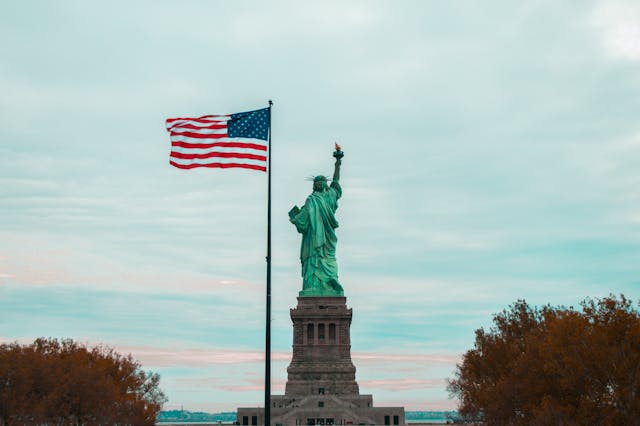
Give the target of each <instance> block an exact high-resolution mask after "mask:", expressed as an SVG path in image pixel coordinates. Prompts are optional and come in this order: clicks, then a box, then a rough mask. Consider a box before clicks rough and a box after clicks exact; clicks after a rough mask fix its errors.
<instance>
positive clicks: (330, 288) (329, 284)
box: [289, 144, 344, 297]
mask: <svg viewBox="0 0 640 426" xmlns="http://www.w3.org/2000/svg"><path fill="white" fill-rule="evenodd" d="M333 156H334V157H335V159H336V162H335V166H334V171H333V179H332V182H331V186H328V185H327V177H326V176H323V175H318V176H315V177H314V178H313V192H312V193H311V195H309V196H308V197H307V200H306V201H305V203H304V206H303V207H302V208H298V207H297V206H294V207H293V208H292V209H291V211H289V221H290V222H291V223H293V224H294V225H295V227H296V230H297V231H298V232H299V233H300V234H302V244H301V246H300V262H301V263H302V291H301V292H300V293H299V295H300V296H303V297H309V296H311V297H313V296H316V297H330V296H344V291H343V290H342V286H341V285H340V282H339V281H338V264H337V262H336V243H337V242H338V238H337V237H336V233H335V229H336V228H337V227H338V221H337V220H336V217H335V212H336V210H337V209H338V199H339V198H340V197H341V196H342V187H341V186H340V183H339V181H340V166H341V165H342V157H344V153H343V152H342V150H341V149H340V145H338V144H336V150H335V152H334V153H333Z"/></svg>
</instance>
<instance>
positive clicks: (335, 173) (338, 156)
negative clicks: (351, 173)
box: [332, 143, 344, 182]
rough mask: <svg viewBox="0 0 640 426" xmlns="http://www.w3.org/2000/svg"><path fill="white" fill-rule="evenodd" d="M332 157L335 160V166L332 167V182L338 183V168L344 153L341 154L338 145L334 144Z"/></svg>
mask: <svg viewBox="0 0 640 426" xmlns="http://www.w3.org/2000/svg"><path fill="white" fill-rule="evenodd" d="M333 156H334V157H335V159H336V164H335V165H334V168H333V179H332V181H333V182H339V181H340V166H341V165H342V157H344V152H342V148H340V145H338V144H337V143H336V150H335V151H334V152H333Z"/></svg>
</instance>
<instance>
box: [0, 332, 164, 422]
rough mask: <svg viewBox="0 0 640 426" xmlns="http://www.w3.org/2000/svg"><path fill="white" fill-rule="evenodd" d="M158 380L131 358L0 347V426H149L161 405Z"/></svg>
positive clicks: (78, 349) (46, 347) (67, 345)
mask: <svg viewBox="0 0 640 426" xmlns="http://www.w3.org/2000/svg"><path fill="white" fill-rule="evenodd" d="M159 382H160V377H159V376H158V374H155V373H150V372H144V371H142V370H141V365H140V364H139V363H138V362H137V361H135V360H134V359H133V358H132V357H131V355H127V356H123V355H120V354H118V353H117V352H115V351H114V350H113V349H112V348H108V347H105V346H97V347H94V348H87V347H86V346H84V345H80V344H78V343H76V342H74V341H73V340H61V341H58V340H57V339H44V338H39V339H37V340H36V341H35V342H34V343H32V344H30V345H24V346H23V345H20V344H18V343H11V344H3V345H0V425H2V426H6V425H9V424H13V423H15V424H55V425H99V424H102V425H105V424H109V425H113V424H121V425H153V424H155V420H156V415H157V414H158V413H159V411H160V409H161V408H162V404H163V403H164V402H166V397H165V395H164V394H163V393H162V391H161V390H160V388H159Z"/></svg>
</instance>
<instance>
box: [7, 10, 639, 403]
mask: <svg viewBox="0 0 640 426" xmlns="http://www.w3.org/2000/svg"><path fill="white" fill-rule="evenodd" d="M639 23H640V5H639V4H638V3H637V2H635V1H633V0H606V1H604V0H601V1H583V0H580V1H564V2H557V1H550V0H543V1H538V2H526V3H522V2H512V1H487V2H476V1H452V2H436V1H322V2H294V1H271V2H259V1H234V2H222V1H218V2H216V1H190V2H170V1H137V2H124V1H112V2H107V3H105V2H95V1H87V2H80V1H59V2H46V1H21V2H3V3H2V4H0V54H1V57H2V60H1V61H0V93H1V96H0V341H2V342H11V341H19V342H22V343H28V342H31V341H33V340H34V339H35V338H37V337H40V336H44V337H56V338H72V339H74V340H77V341H80V342H84V343H86V344H88V345H96V344H104V345H109V346H111V347H114V348H116V349H117V350H118V351H120V352H122V353H131V354H132V355H133V356H134V358H136V359H138V360H139V361H140V362H141V363H142V365H143V367H144V369H145V370H151V371H154V372H158V373H160V375H161V377H162V379H161V387H162V389H163V390H164V391H165V393H166V395H167V396H168V398H169V401H168V402H167V404H165V409H176V408H180V407H184V409H188V410H193V411H195V410H205V411H210V412H217V411H234V410H235V409H236V407H239V406H245V407H246V406H261V405H262V403H263V401H264V399H263V393H262V392H263V377H264V375H263V374H264V373H263V372H264V352H263V351H264V328H265V326H264V321H265V320H264V318H265V307H264V306H265V303H264V301H265V270H266V268H265V255H266V228H267V225H266V210H267V209H266V201H267V194H266V184H267V178H266V174H265V173H262V172H258V171H249V170H240V169H237V170H215V169H195V170H189V171H185V170H179V169H176V168H173V167H171V166H170V165H169V148H170V141H169V137H168V134H167V132H166V130H165V127H164V120H165V119H166V118H169V117H179V116H201V115H206V114H220V113H232V112H241V111H248V110H253V109H258V108H263V107H266V106H267V101H268V100H269V99H272V100H273V102H274V106H273V118H272V137H273V138H272V153H271V154H272V157H271V158H272V166H273V167H272V171H273V196H272V202H273V207H272V209H273V213H272V214H273V222H272V228H273V275H272V276H273V280H272V283H273V311H272V316H273V321H272V350H273V365H272V376H273V384H272V387H273V389H274V393H276V394H282V393H283V392H284V384H285V382H286V367H287V365H288V363H289V361H290V358H291V344H292V327H291V320H290V318H289V309H290V308H293V307H295V305H296V296H297V292H298V291H299V290H300V289H301V286H302V281H301V277H300V262H299V244H300V236H299V235H298V234H297V232H296V231H295V228H294V227H293V226H292V225H291V224H290V223H289V221H288V217H287V212H288V211H289V209H290V208H291V207H292V206H293V205H301V204H302V203H304V200H305V198H306V197H307V196H308V195H309V193H310V192H311V185H312V184H311V182H309V181H307V180H305V178H307V177H308V176H311V175H316V174H326V175H330V174H331V173H332V170H333V169H332V167H333V158H332V156H331V154H332V152H333V143H334V142H335V141H337V142H339V143H340V144H341V145H342V148H343V150H344V153H345V157H344V160H343V165H342V175H341V185H342V188H343V196H342V198H341V199H340V203H339V208H338V211H337V219H338V221H339V222H340V227H339V228H338V229H337V235H338V248H337V259H338V267H339V276H340V281H341V283H342V285H343V287H344V289H345V295H346V297H347V304H348V305H349V306H350V307H351V308H353V322H352V326H351V339H352V348H351V350H352V358H353V361H354V364H355V365H356V368H357V373H356V379H357V381H358V383H359V385H360V392H361V393H363V394H373V396H374V404H375V405H377V406H384V405H402V406H405V407H406V408H407V409H409V410H445V409H454V408H455V407H456V401H455V400H454V399H451V398H450V397H449V395H448V393H447V391H446V380H447V378H452V377H453V374H454V371H455V366H456V363H458V362H460V360H461V356H462V354H463V353H464V352H465V351H466V350H469V349H471V348H472V347H473V342H474V331H475V330H476V329H477V328H480V327H489V326H490V325H491V318H492V315H493V314H495V313H498V312H500V311H502V310H503V309H505V308H507V307H508V306H509V305H510V304H511V303H513V302H515V301H516V300H519V299H525V300H526V301H527V302H529V303H530V304H532V305H536V306H540V305H544V304H552V305H566V306H578V305H579V303H580V302H581V301H582V300H584V299H585V298H588V297H591V298H602V297H606V296H608V295H609V294H624V295H625V296H627V297H628V298H631V299H632V300H634V301H637V300H638V299H640V274H639V271H640V191H639V189H638V188H640V172H639V171H640V120H639V119H638V116H639V115H638V111H640V24H639Z"/></svg>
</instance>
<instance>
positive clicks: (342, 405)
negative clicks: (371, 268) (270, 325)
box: [236, 296, 405, 426]
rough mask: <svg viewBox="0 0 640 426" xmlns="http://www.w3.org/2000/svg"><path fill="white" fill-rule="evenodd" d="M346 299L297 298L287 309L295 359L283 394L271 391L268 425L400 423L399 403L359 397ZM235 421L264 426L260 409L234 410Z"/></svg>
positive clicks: (349, 313)
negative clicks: (375, 403)
mask: <svg viewBox="0 0 640 426" xmlns="http://www.w3.org/2000/svg"><path fill="white" fill-rule="evenodd" d="M346 301H347V299H346V298H345V297H302V296H301V297H298V306H297V307H295V308H294V309H291V321H293V357H292V359H291V364H289V367H288V368H287V373H288V380H287V385H286V387H285V394H284V395H271V426H285V425H291V426H294V425H295V426H300V425H325V426H330V425H404V424H405V418H404V408H403V407H374V406H373V397H372V396H371V395H360V391H359V388H358V383H356V367H355V366H354V365H353V362H352V361H351V336H350V334H351V333H350V329H351V317H352V312H351V309H349V308H347V304H346ZM236 424H239V425H263V424H264V409H263V408H259V407H254V408H238V413H237V422H236Z"/></svg>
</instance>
